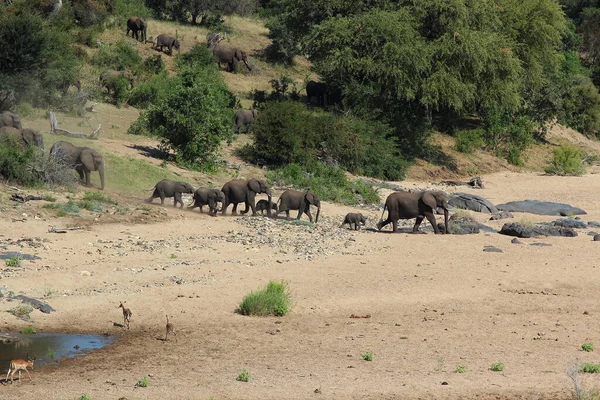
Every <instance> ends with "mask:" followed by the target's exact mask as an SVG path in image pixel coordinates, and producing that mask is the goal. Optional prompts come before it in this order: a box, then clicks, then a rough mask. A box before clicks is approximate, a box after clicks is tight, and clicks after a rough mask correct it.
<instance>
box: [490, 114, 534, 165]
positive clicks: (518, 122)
mask: <svg viewBox="0 0 600 400" xmlns="http://www.w3.org/2000/svg"><path fill="white" fill-rule="evenodd" d="M483 139H484V141H485V143H486V145H487V146H488V147H489V148H490V149H491V150H493V151H495V152H496V154H497V155H498V156H499V157H503V158H506V160H507V161H508V162H509V163H511V164H514V165H521V164H522V163H523V161H522V159H521V157H522V154H523V151H525V149H526V148H527V147H528V146H530V145H531V144H532V143H533V142H534V138H533V123H532V122H531V120H530V119H529V118H528V117H526V116H523V115H521V116H514V115H511V114H509V113H503V112H496V113H492V114H490V115H488V116H487V117H486V119H485V135H484V137H483Z"/></svg>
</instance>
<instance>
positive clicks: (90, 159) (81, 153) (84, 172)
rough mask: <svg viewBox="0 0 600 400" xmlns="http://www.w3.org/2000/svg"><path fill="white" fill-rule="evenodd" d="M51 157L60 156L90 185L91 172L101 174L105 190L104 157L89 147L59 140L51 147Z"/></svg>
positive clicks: (101, 187) (101, 186) (102, 187)
mask: <svg viewBox="0 0 600 400" xmlns="http://www.w3.org/2000/svg"><path fill="white" fill-rule="evenodd" d="M50 156H51V157H58V158H59V159H62V160H63V161H64V162H65V163H67V164H68V165H70V166H71V167H72V168H74V169H75V171H77V173H78V174H79V180H80V181H83V179H84V176H85V185H86V186H90V172H91V171H98V174H100V189H101V190H104V157H102V154H100V153H98V152H97V151H96V150H92V149H90V148H89V147H79V146H75V145H74V144H72V143H69V142H65V141H62V140H59V141H58V142H56V143H54V144H53V145H52V148H51V149H50Z"/></svg>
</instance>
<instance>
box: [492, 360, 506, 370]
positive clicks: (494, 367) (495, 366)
mask: <svg viewBox="0 0 600 400" xmlns="http://www.w3.org/2000/svg"><path fill="white" fill-rule="evenodd" d="M490 370H492V371H497V372H500V371H504V363H503V362H502V361H498V362H497V363H494V364H492V365H490Z"/></svg>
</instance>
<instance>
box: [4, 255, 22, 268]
mask: <svg viewBox="0 0 600 400" xmlns="http://www.w3.org/2000/svg"><path fill="white" fill-rule="evenodd" d="M22 261H23V257H21V256H15V257H11V258H8V259H6V260H4V264H6V266H7V267H11V268H19V267H22V266H23V263H22Z"/></svg>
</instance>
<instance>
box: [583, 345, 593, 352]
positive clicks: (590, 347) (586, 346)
mask: <svg viewBox="0 0 600 400" xmlns="http://www.w3.org/2000/svg"><path fill="white" fill-rule="evenodd" d="M581 350H583V351H587V352H592V351H594V345H593V344H592V343H584V344H582V345H581Z"/></svg>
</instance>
